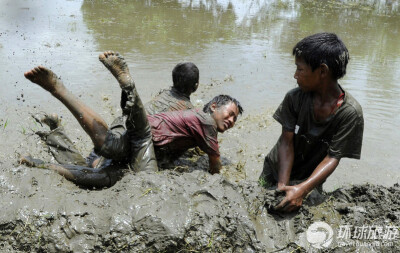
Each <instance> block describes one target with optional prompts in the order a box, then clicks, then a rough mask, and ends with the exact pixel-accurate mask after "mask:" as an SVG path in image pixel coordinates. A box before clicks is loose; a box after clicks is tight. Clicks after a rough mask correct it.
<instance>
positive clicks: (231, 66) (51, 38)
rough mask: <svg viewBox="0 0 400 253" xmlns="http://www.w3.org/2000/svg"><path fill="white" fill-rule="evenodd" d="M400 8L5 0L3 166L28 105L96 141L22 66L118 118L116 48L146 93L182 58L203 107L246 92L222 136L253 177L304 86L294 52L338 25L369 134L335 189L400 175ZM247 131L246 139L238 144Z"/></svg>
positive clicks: (0, 73) (85, 145)
mask: <svg viewBox="0 0 400 253" xmlns="http://www.w3.org/2000/svg"><path fill="white" fill-rule="evenodd" d="M399 8H400V7H399V3H398V1H390V3H386V2H385V1H318V2H317V3H315V2H314V1H292V0H286V1H285V0H283V1H272V0H264V1H241V0H238V1H233V0H232V1H211V0H210V1H207V0H206V1H117V0H112V1H96V0H94V1H86V0H85V1H22V0H20V1H7V0H3V1H1V10H0V25H1V27H2V30H1V31H0V56H1V57H0V64H1V66H2V68H1V70H0V78H1V80H2V85H1V86H0V93H1V100H0V101H1V107H2V110H1V112H0V120H1V121H0V128H1V129H0V134H1V136H2V144H1V157H0V158H1V160H2V161H1V163H3V164H7V166H9V165H10V162H11V161H10V160H13V159H14V158H15V156H16V154H15V153H14V152H17V153H18V152H22V151H21V149H20V148H19V147H21V142H22V140H24V139H25V138H28V137H26V136H27V135H28V134H29V130H30V129H33V128H35V127H36V126H35V125H32V124H34V123H32V120H31V118H30V113H31V112H32V113H33V112H37V111H46V112H49V111H51V112H53V111H54V112H58V113H59V114H60V115H62V116H63V117H64V119H65V120H64V123H65V124H67V126H68V128H69V130H70V132H72V133H71V134H72V135H73V136H75V137H78V138H81V140H82V141H80V142H79V143H78V144H77V145H78V146H80V148H81V149H82V150H84V151H86V150H88V149H89V148H90V142H89V139H88V138H87V137H86V136H85V135H84V133H83V131H82V130H81V129H80V128H79V127H78V125H77V124H76V123H75V120H73V119H72V118H71V116H70V114H69V112H68V111H67V110H66V109H64V108H63V106H62V105H61V104H60V103H59V102H58V101H55V100H54V99H53V98H51V97H50V96H49V95H48V94H46V93H44V92H43V91H42V90H41V89H40V88H38V87H35V86H34V85H32V84H31V83H29V82H28V81H27V80H25V79H24V78H23V72H24V71H27V70H28V69H30V68H32V67H33V66H36V65H39V64H42V65H45V66H49V67H51V68H52V69H53V70H54V71H55V72H56V73H57V74H59V75H60V76H61V78H62V79H63V80H64V82H65V83H66V84H67V85H68V87H70V89H71V90H72V91H73V92H74V93H75V94H77V95H79V96H81V98H82V99H84V101H85V102H86V103H88V104H89V105H90V106H92V107H95V108H96V110H97V111H98V112H100V113H101V114H102V115H103V116H104V117H105V118H106V119H107V120H108V121H109V122H110V121H111V120H112V118H113V117H114V115H118V114H119V111H118V102H119V101H118V100H119V95H118V94H119V91H118V87H117V85H116V82H115V81H114V80H113V78H112V77H111V75H109V73H108V72H107V71H106V69H105V68H103V67H102V66H101V64H99V62H98V60H97V56H98V54H99V53H100V52H102V51H104V50H114V51H118V52H120V53H121V54H123V55H124V56H125V58H126V59H127V61H128V63H129V65H130V67H131V70H132V72H133V73H134V78H135V80H136V83H137V86H138V90H139V92H140V94H141V96H142V98H143V100H144V101H148V100H149V99H150V98H151V97H152V96H153V95H154V94H156V93H157V92H158V91H159V90H160V89H162V88H165V87H168V86H170V85H171V83H172V81H171V70H172V68H173V67H174V65H175V64H176V63H177V62H180V61H193V62H195V63H196V64H197V65H198V66H199V69H200V82H201V86H200V89H199V92H197V93H195V94H194V95H193V101H194V103H195V104H197V105H199V106H200V105H203V104H204V103H205V102H207V101H208V100H209V99H210V98H212V97H213V96H214V95H215V94H219V93H226V94H230V95H232V96H234V97H236V98H238V99H239V101H241V103H242V104H243V106H244V108H245V115H244V117H243V120H242V121H241V122H239V123H240V124H242V129H238V128H236V129H234V130H232V132H231V133H227V134H225V135H221V137H222V138H224V142H223V144H222V149H225V150H224V151H226V152H228V154H226V152H223V154H226V155H227V156H232V157H234V156H236V152H238V150H244V151H245V152H242V154H245V155H243V157H240V158H237V157H236V158H232V159H238V160H237V161H236V162H238V161H239V160H240V161H241V162H242V163H243V164H245V166H244V168H245V170H247V176H248V177H249V178H252V179H256V178H257V177H258V174H259V173H260V171H261V167H262V158H263V156H264V155H265V154H266V153H267V152H268V151H269V149H270V148H271V146H272V145H273V143H274V142H275V141H276V139H277V136H278V135H279V132H280V127H279V125H278V124H277V123H275V122H274V121H273V120H272V117H271V114H272V113H273V111H274V110H275V108H276V107H277V106H278V104H279V103H280V102H281V100H282V99H283V96H284V94H285V93H286V91H288V90H289V89H291V88H293V87H295V86H296V82H295V80H294V79H293V74H294V69H295V66H294V59H293V57H292V56H291V49H292V47H293V45H294V44H295V43H296V42H297V41H298V40H300V39H301V38H303V37H305V36H307V35H309V34H312V33H315V32H321V31H330V32H335V33H337V34H338V35H339V36H340V37H341V38H342V39H343V40H344V42H345V43H346V45H347V47H348V48H349V51H350V56H351V60H350V63H349V65H348V74H347V75H346V76H345V78H344V79H343V80H341V81H340V83H341V84H342V85H343V87H345V88H346V89H347V90H348V91H350V93H351V94H352V95H353V96H354V97H356V98H357V99H358V101H359V102H360V104H361V105H362V107H363V110H364V117H365V132H364V143H363V150H362V159H361V161H356V160H347V159H344V160H343V161H342V162H341V164H340V166H339V168H338V169H337V171H336V172H335V173H334V175H333V176H332V177H331V178H334V179H336V180H334V181H335V183H330V182H328V186H329V185H330V186H331V187H337V186H338V185H337V184H338V183H339V182H340V184H348V183H357V182H366V181H367V182H372V183H379V184H384V185H390V184H392V183H394V182H398V180H399V175H400V167H399V165H398V164H399V162H400V158H399V156H398V146H399V140H400V132H399V131H396V126H399V125H400V116H399V113H398V112H399V111H400V100H399V99H398V97H399V95H400V85H399V83H398V82H397V80H399V78H400V70H399V68H398V66H399V63H400V44H399V43H398V41H399V39H400V33H399V29H400V28H399V26H398V24H399V23H400V10H399ZM252 122H253V123H254V124H253V123H252ZM240 124H238V126H239V127H240ZM252 125H255V126H252ZM257 126H262V127H258V128H257ZM246 128H250V129H251V134H250V133H249V132H250V130H246ZM240 135H245V136H246V140H239V144H240V145H242V146H237V145H236V143H237V142H238V141H237V139H240V138H238V136H240ZM232 136H233V137H232ZM235 136H236V138H234V137H235ZM232 138H233V139H234V141H233V142H230V140H231V139H232ZM22 146H23V145H22ZM10 147H13V148H10ZM27 149H29V147H28V148H27ZM13 162H14V161H13ZM329 181H331V179H330V180H329ZM336 182H338V183H336Z"/></svg>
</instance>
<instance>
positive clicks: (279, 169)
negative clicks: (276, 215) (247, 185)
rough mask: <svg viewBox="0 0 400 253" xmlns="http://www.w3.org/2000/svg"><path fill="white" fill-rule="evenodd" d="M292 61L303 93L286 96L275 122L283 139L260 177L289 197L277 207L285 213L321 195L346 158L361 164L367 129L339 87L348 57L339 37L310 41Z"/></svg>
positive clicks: (296, 50)
mask: <svg viewBox="0 0 400 253" xmlns="http://www.w3.org/2000/svg"><path fill="white" fill-rule="evenodd" d="M293 55H294V56H295V63H296V66H297V69H296V72H295V74H294V78H295V79H296V80H297V84H298V85H299V87H297V88H295V89H293V90H290V91H289V92H288V93H287V94H286V96H285V98H284V100H283V102H282V103H281V104H280V106H279V107H278V109H277V110H276V112H275V114H274V116H273V117H274V118H275V119H276V120H277V121H278V122H279V123H280V124H281V125H282V134H281V136H280V138H279V140H278V142H277V144H276V145H275V146H274V147H273V149H272V150H271V151H270V152H269V154H268V155H267V156H266V157H265V161H264V168H263V172H262V173H261V175H260V182H261V183H262V184H264V185H265V186H267V187H269V186H274V185H277V188H278V190H281V191H284V192H286V196H285V198H284V199H283V200H282V201H281V202H280V203H279V204H278V205H277V206H276V207H275V209H276V210H278V211H284V212H291V211H294V210H296V209H298V208H299V207H300V206H301V205H302V202H303V199H304V198H305V196H306V195H307V194H308V193H309V192H310V191H312V190H313V189H314V188H320V189H321V190H322V184H323V183H324V182H325V180H326V179H327V178H328V176H329V175H331V173H332V172H333V171H334V170H335V169H336V167H337V166H338V164H339V161H340V159H341V158H343V157H348V158H355V159H360V154H361V146H362V136H363V129H364V119H363V113H362V109H361V106H360V105H359V103H358V102H357V101H356V100H355V99H354V98H353V97H352V96H351V95H350V94H349V92H347V91H345V90H344V89H343V88H342V86H340V85H339V83H338V79H340V78H342V77H343V76H344V75H345V74H346V66H347V63H348V61H349V53H348V50H347V48H346V46H345V45H344V43H343V42H342V41H341V40H340V39H339V38H338V37H337V36H336V34H332V33H318V34H314V35H311V36H309V37H306V38H304V39H303V40H301V41H300V42H298V43H297V45H296V46H295V47H294V48H293ZM293 181H297V183H295V182H293ZM299 182H300V183H299Z"/></svg>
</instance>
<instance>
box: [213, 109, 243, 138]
mask: <svg viewBox="0 0 400 253" xmlns="http://www.w3.org/2000/svg"><path fill="white" fill-rule="evenodd" d="M211 111H212V114H211V116H212V117H213V119H214V120H215V123H216V124H217V130H218V132H220V133H223V132H225V131H226V130H228V129H229V128H232V127H233V126H234V125H235V123H236V120H237V117H238V115H239V109H238V107H237V106H236V104H235V103H233V102H229V103H228V104H226V105H223V106H220V107H217V105H216V104H215V103H213V104H212V105H211Z"/></svg>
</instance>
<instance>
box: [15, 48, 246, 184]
mask: <svg viewBox="0 0 400 253" xmlns="http://www.w3.org/2000/svg"><path fill="white" fill-rule="evenodd" d="M99 59H100V61H101V62H102V63H103V64H104V65H105V66H106V67H107V68H108V69H109V70H110V71H111V73H112V74H113V75H114V77H115V78H116V79H117V81H118V82H119V85H120V87H121V89H122V90H123V92H124V93H126V94H125V95H124V96H125V98H126V101H125V103H124V104H123V106H124V108H123V114H124V115H125V116H126V121H125V125H126V131H124V132H119V131H110V130H109V128H108V126H107V124H106V123H105V122H104V120H103V119H102V118H101V117H100V116H99V115H98V114H97V113H96V112H94V111H93V110H92V109H90V108H89V107H87V106H86V105H85V104H84V103H82V102H81V101H80V100H79V99H78V98H76V97H75V96H74V95H72V94H71V93H70V92H69V91H68V90H67V89H66V87H65V86H64V85H63V83H62V82H61V80H60V79H59V78H58V77H57V76H56V75H55V74H54V73H53V72H52V71H51V70H49V69H47V68H45V67H42V66H39V67H36V68H34V69H32V70H30V71H28V72H26V73H25V74H24V75H25V77H26V78H27V79H29V80H30V81H32V82H33V83H36V84H38V85H39V86H41V87H42V88H44V89H45V90H47V91H49V92H50V93H51V94H52V95H53V96H54V97H56V98H57V99H58V100H59V101H60V102H62V103H63V104H64V105H65V106H66V107H67V108H68V109H69V110H70V111H71V113H72V114H73V115H74V116H75V118H76V119H77V120H78V122H79V123H80V125H81V126H82V128H83V129H84V130H85V131H86V133H87V134H88V135H89V136H90V138H91V139H92V142H93V144H94V150H95V152H96V153H97V154H99V155H101V156H103V157H106V158H109V159H112V160H113V161H116V162H119V164H117V163H114V162H113V163H112V164H106V165H105V164H102V165H101V166H99V164H101V161H100V160H99V159H100V158H95V159H89V160H88V161H87V166H83V165H75V164H74V165H70V164H66V165H60V164H50V163H44V162H41V161H38V160H35V159H32V158H31V157H23V158H22V159H21V162H22V163H25V164H27V165H30V166H40V167H43V168H49V169H52V170H55V171H57V172H58V173H59V174H61V175H63V176H64V177H65V178H67V179H68V180H71V181H74V182H75V183H77V184H78V185H82V186H87V187H105V186H111V185H113V184H114V183H115V182H116V181H117V180H118V179H119V178H120V177H121V176H122V170H121V168H120V166H121V164H127V165H128V167H129V168H130V169H133V170H134V171H157V169H158V167H157V161H156V156H155V152H154V147H155V149H156V150H157V153H158V154H174V155H179V154H180V153H181V152H183V151H185V150H186V149H188V148H190V147H194V146H199V147H200V148H201V149H202V150H203V151H204V152H205V153H207V154H208V156H209V167H210V168H209V171H210V172H211V173H218V172H219V170H220V169H221V162H220V155H219V148H218V140H217V133H218V132H224V131H226V130H227V129H229V128H231V127H233V126H234V124H235V122H236V119H237V117H238V115H239V114H241V113H242V111H243V109H242V107H241V105H240V103H239V102H238V101H237V100H236V99H234V98H231V97H229V96H227V95H219V96H216V97H215V98H214V99H213V100H211V101H210V102H209V103H208V104H206V105H205V106H204V108H203V111H201V110H197V109H194V110H186V111H175V112H166V113H161V114H156V115H147V114H146V112H145V110H144V107H143V105H142V102H141V100H140V97H139V95H138V93H137V91H136V88H135V84H134V82H133V79H132V77H131V75H130V73H129V69H128V66H127V64H126V62H125V60H124V59H123V57H122V56H120V55H119V54H114V53H113V52H105V53H103V54H101V55H100V56H99Z"/></svg>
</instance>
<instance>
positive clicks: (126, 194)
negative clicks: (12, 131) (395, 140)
mask: <svg viewBox="0 0 400 253" xmlns="http://www.w3.org/2000/svg"><path fill="white" fill-rule="evenodd" d="M0 186H1V188H0V194H1V199H2V204H3V206H2V212H1V213H0V251H1V252H5V251H9V252H306V251H309V250H310V249H311V246H310V243H309V238H308V239H307V236H306V231H307V228H308V227H309V226H310V225H311V224H312V223H313V222H315V221H324V222H326V223H328V224H329V225H330V226H331V227H332V229H333V230H337V229H338V228H339V226H340V225H343V224H351V225H354V226H358V225H369V224H371V225H372V224H373V225H378V224H381V225H388V224H392V225H395V226H398V225H399V219H400V196H399V190H400V187H399V185H395V186H393V187H391V188H384V187H379V186H372V185H361V186H353V187H349V188H345V189H338V190H336V191H335V192H333V193H329V194H327V195H326V196H324V197H323V196H317V197H316V198H313V197H310V198H309V199H308V200H307V201H306V203H305V205H304V207H302V208H301V209H300V210H299V211H298V212H296V213H294V214H287V215H282V214H275V213H273V212H269V210H270V209H269V208H270V207H271V206H272V205H274V204H276V203H278V201H279V199H280V198H281V197H282V196H281V194H279V193H277V192H275V191H273V190H266V189H264V188H262V187H260V186H259V185H258V184H257V182H249V181H242V182H240V183H231V182H229V181H228V180H226V179H225V177H223V176H221V175H210V174H208V173H206V172H203V171H194V172H191V173H178V172H173V171H162V172H159V173H143V172H142V173H138V174H133V173H127V174H126V175H125V177H123V178H122V179H121V180H120V181H119V182H117V184H116V185H114V186H113V187H111V188H108V189H102V190H96V189H91V190H87V189H81V188H78V187H77V186H75V185H74V184H72V183H71V182H68V181H66V180H64V179H63V178H62V177H61V176H59V175H57V174H56V173H53V172H51V171H46V170H41V169H34V168H33V169H31V168H25V167H22V166H21V167H18V168H14V169H12V170H10V171H4V172H3V173H2V174H1V175H0ZM322 198H323V199H324V200H325V201H324V202H323V203H321V201H322ZM344 249H347V251H348V252H353V251H357V250H353V249H355V248H351V247H350V248H349V247H347V248H343V247H339V246H338V245H337V242H335V241H334V242H333V243H332V244H331V245H330V247H329V248H327V249H325V250H324V251H325V252H343V251H346V250H344ZM366 249H367V251H365V252H371V251H376V252H381V248H379V247H370V248H366ZM399 250H400V247H399V243H398V240H397V241H396V243H394V244H393V245H391V246H387V247H385V252H398V251H399ZM360 252H362V251H360Z"/></svg>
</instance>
